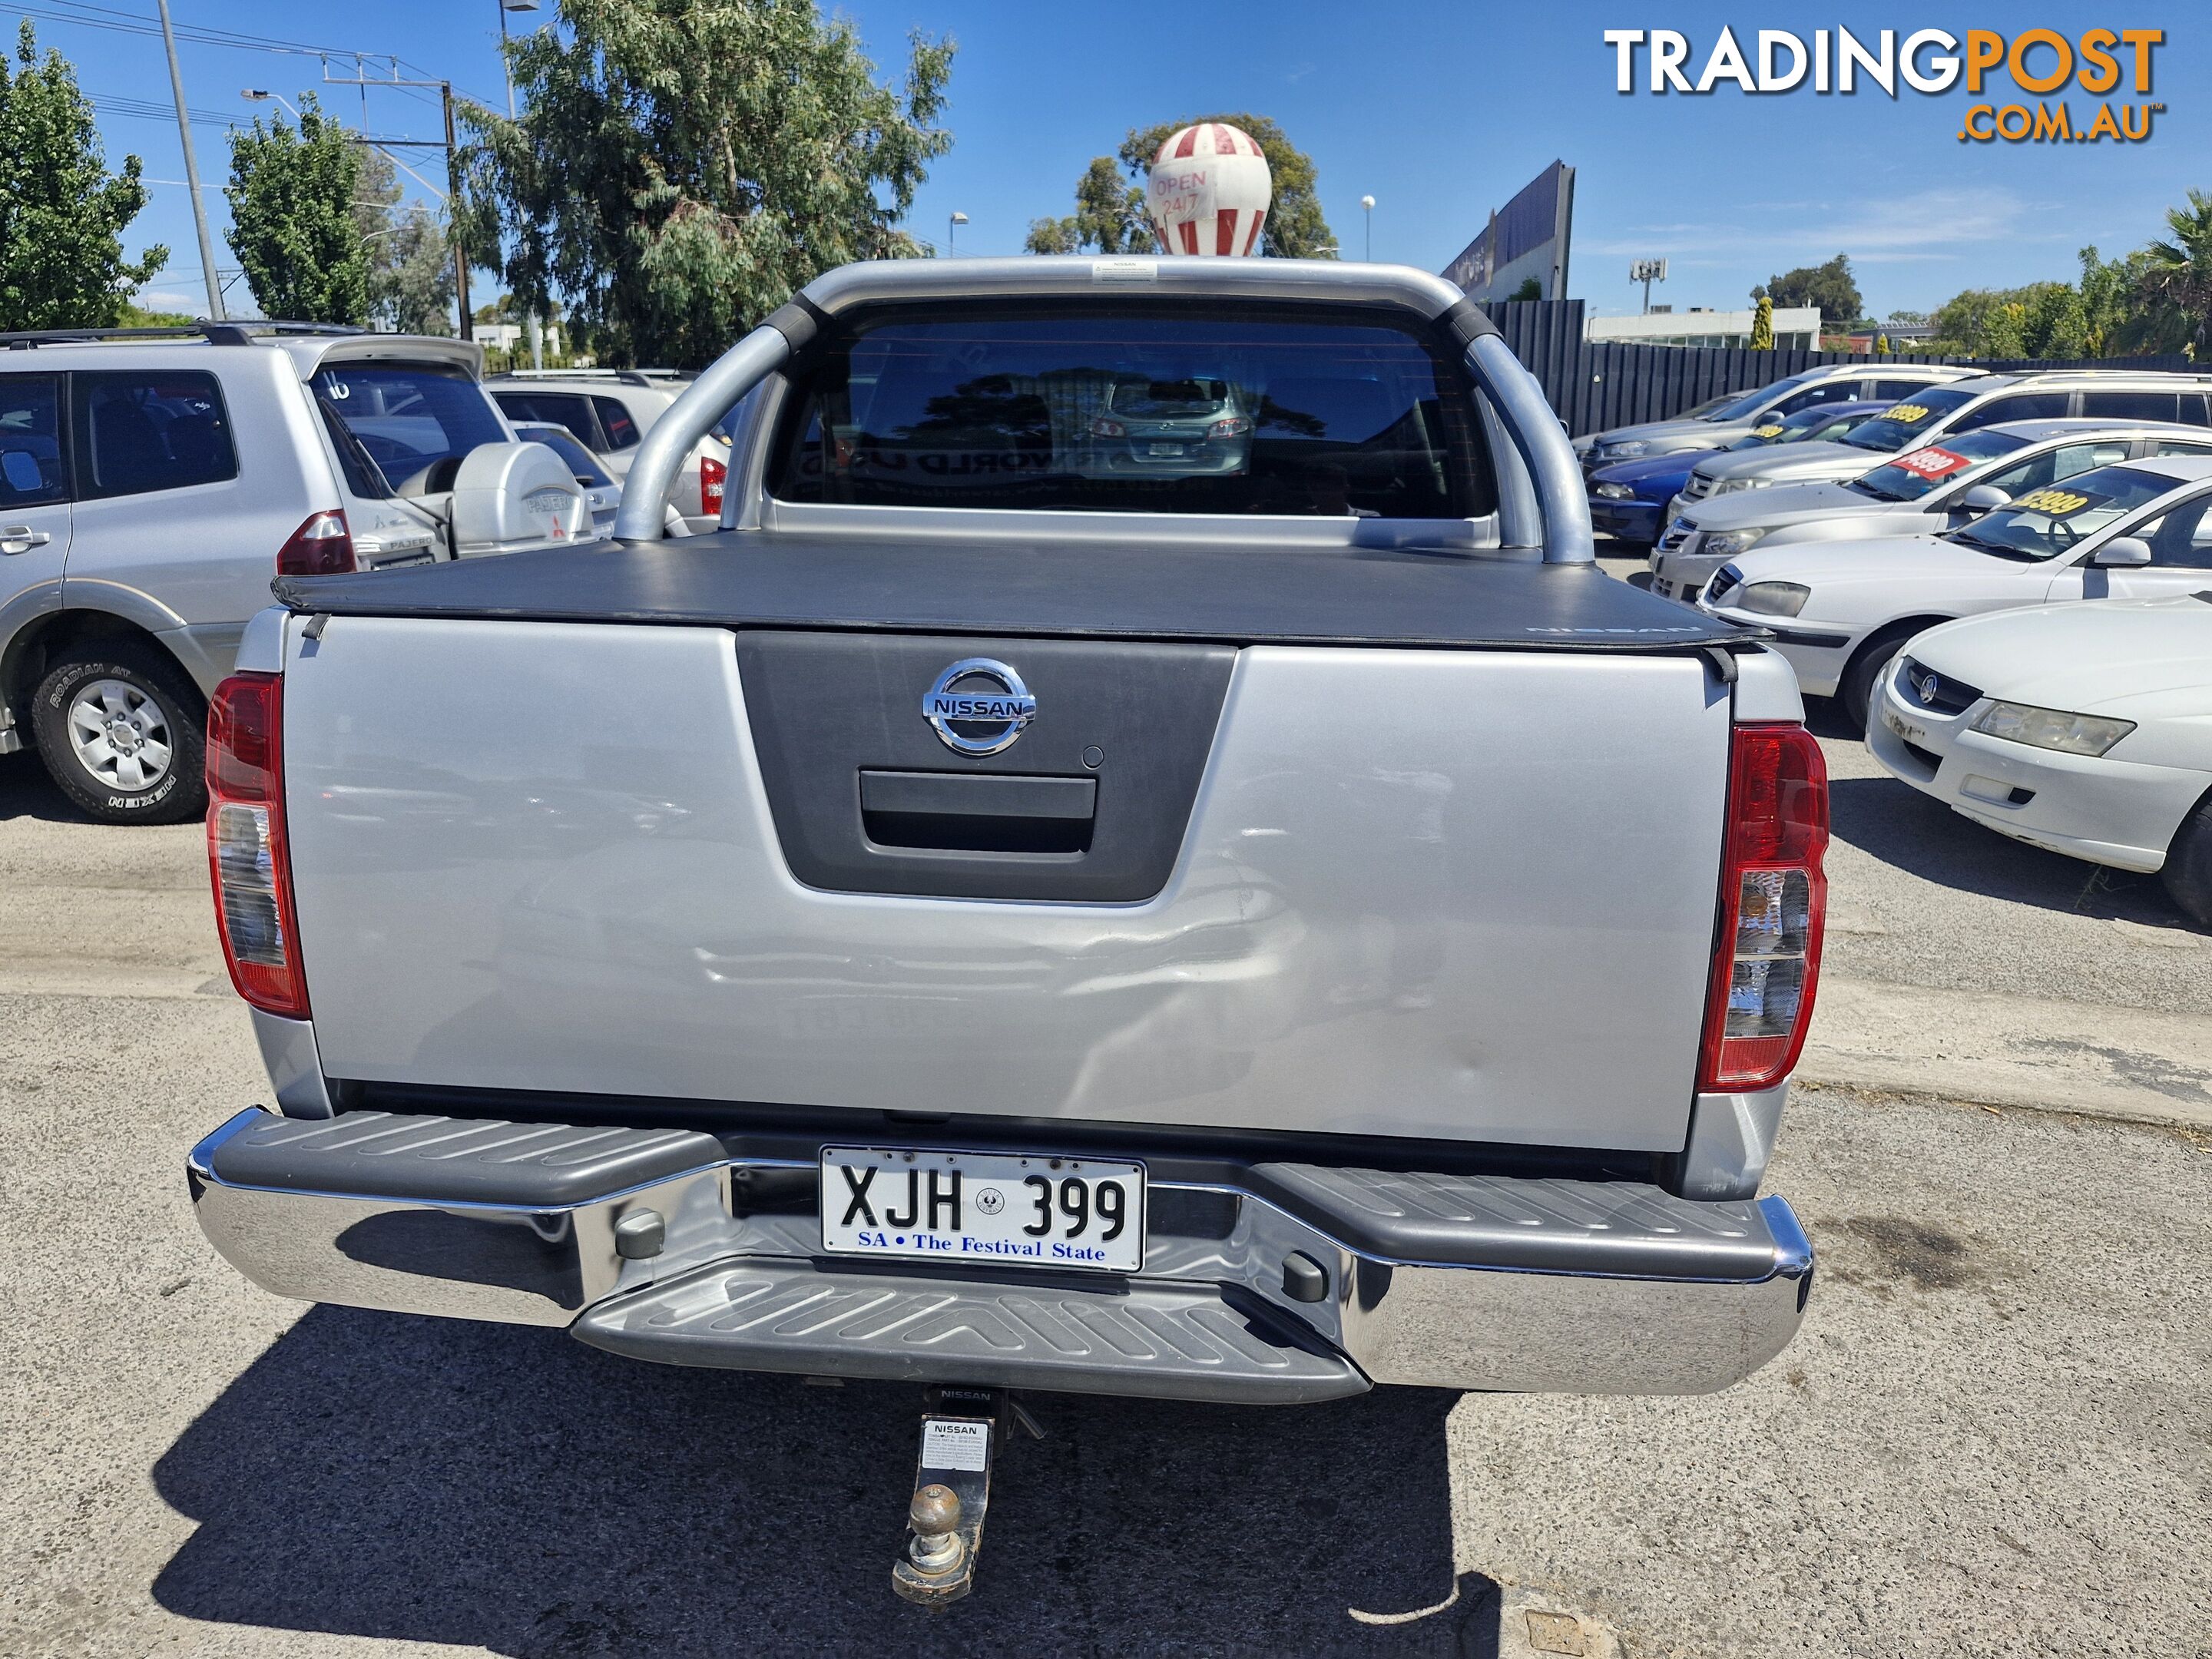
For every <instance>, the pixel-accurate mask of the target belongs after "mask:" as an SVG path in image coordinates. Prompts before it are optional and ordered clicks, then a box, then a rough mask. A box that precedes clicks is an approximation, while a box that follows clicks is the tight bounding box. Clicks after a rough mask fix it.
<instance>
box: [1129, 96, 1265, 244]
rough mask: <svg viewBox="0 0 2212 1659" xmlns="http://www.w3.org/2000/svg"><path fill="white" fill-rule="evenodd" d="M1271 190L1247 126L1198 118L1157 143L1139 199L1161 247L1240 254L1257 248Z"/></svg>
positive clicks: (1258, 152) (1263, 163) (1257, 148)
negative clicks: (1144, 189) (1150, 170)
mask: <svg viewBox="0 0 2212 1659" xmlns="http://www.w3.org/2000/svg"><path fill="white" fill-rule="evenodd" d="M1274 193H1275V181H1274V179H1273V176H1272V175H1271V174H1270V173H1268V171H1267V157H1266V156H1265V155H1261V152H1260V146H1259V145H1257V144H1256V143H1253V142H1252V135H1251V134H1250V133H1249V132H1246V131H1243V129H1242V128H1239V127H1232V126H1231V125H1228V124H1227V123H1225V122H1221V121H1200V123H1199V124H1198V125H1195V126H1188V127H1185V128H1183V129H1182V131H1180V132H1177V133H1175V134H1173V135H1172V136H1171V137H1170V138H1169V139H1168V141H1167V143H1164V144H1162V145H1161V146H1160V151H1159V154H1158V155H1155V156H1154V157H1153V158H1152V177H1151V179H1149V180H1148V181H1147V183H1146V191H1145V203H1146V210H1147V211H1148V212H1149V213H1150V214H1151V216H1152V232H1153V234H1155V235H1157V236H1158V238H1159V239H1160V246H1161V248H1162V249H1163V250H1164V251H1165V252H1169V253H1201V254H1245V253H1253V252H1257V251H1258V249H1259V246H1260V228H1261V226H1262V225H1264V224H1266V223H1267V204H1268V203H1269V202H1270V201H1271V200H1272V199H1273V197H1274Z"/></svg>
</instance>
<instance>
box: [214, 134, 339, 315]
mask: <svg viewBox="0 0 2212 1659" xmlns="http://www.w3.org/2000/svg"><path fill="white" fill-rule="evenodd" d="M360 173H361V162H360V158H359V156H358V155H356V151H355V148H354V145H353V143H352V142H351V141H350V140H349V138H348V137H346V132H345V129H344V128H343V127H342V126H340V125H338V124H337V122H335V121H332V120H331V119H329V118H326V117H325V115H324V114H323V112H322V109H321V107H320V106H319V105H318V104H317V103H316V101H315V97H314V94H313V93H304V94H301V100H300V125H298V126H296V127H295V126H293V125H290V124H289V123H288V122H287V121H286V120H285V119H284V118H283V117H282V116H277V117H276V118H273V119H272V120H271V121H270V124H269V125H268V126H267V127H266V128H265V129H264V127H263V125H262V124H261V121H260V119H259V118H258V117H257V118H255V120H254V123H253V125H252V126H251V127H249V128H247V129H246V130H245V131H239V130H238V129H236V128H233V129H232V131H231V135H230V183H229V184H228V185H227V186H226V187H225V188H224V191H223V195H224V196H225V197H228V200H229V202H230V231H229V235H228V240H229V242H230V250H231V252H234V253H235V254H236V255H237V256H238V263H239V264H240V265H241V266H242V267H244V269H245V271H246V286H247V287H248V288H250V289H252V290H253V298H254V301H255V303H256V304H258V305H259V306H260V307H261V314H262V315H263V316H264V317H281V318H284V319H289V320H290V321H293V322H301V323H349V324H352V325H356V326H358V325H361V324H362V323H366V322H367V321H368V305H369V258H368V249H367V246H365V244H364V242H363V240H362V230H361V216H360V214H359V213H357V212H356V209H355V206H354V201H355V195H354V190H355V185H356V182H357V181H358V179H359V177H360Z"/></svg>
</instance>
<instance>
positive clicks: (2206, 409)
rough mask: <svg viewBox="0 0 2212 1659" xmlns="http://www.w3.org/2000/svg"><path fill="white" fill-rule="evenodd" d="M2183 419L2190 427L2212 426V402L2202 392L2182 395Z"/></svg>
mask: <svg viewBox="0 0 2212 1659" xmlns="http://www.w3.org/2000/svg"><path fill="white" fill-rule="evenodd" d="M2181 418H2182V421H2183V422H2184V423H2185V425H2189V426H2212V401H2208V399H2207V397H2206V394H2205V393H2203V392H2183V393H2182V394H2181Z"/></svg>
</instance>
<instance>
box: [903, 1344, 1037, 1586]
mask: <svg viewBox="0 0 2212 1659" xmlns="http://www.w3.org/2000/svg"><path fill="white" fill-rule="evenodd" d="M1014 1425H1019V1426H1020V1427H1021V1428H1022V1429H1023V1430H1024V1431H1026V1432H1027V1433H1028V1434H1029V1435H1030V1437H1031V1438H1032V1439H1036V1440H1042V1439H1043V1438H1044V1431H1043V1430H1042V1429H1041V1428H1039V1427H1038V1426H1037V1423H1036V1419H1035V1418H1033V1417H1031V1416H1030V1414H1029V1413H1027V1412H1026V1411H1024V1410H1023V1409H1022V1407H1021V1405H1020V1403H1019V1402H1018V1401H1016V1400H1015V1398H1014V1396H1013V1392H1012V1390H1011V1389H962V1388H933V1389H929V1390H928V1391H927V1393H925V1394H924V1395H923V1396H922V1411H921V1457H920V1459H919V1460H918V1461H917V1462H916V1463H915V1474H914V1496H913V1498H911V1499H910V1500H909V1501H908V1504H907V1514H906V1522H907V1543H906V1550H905V1553H903V1554H902V1555H901V1556H900V1557H899V1558H898V1559H897V1560H896V1561H894V1562H893V1563H892V1564H891V1588H892V1589H894V1590H896V1591H897V1592H898V1594H899V1595H902V1596H904V1597H905V1598H906V1599H907V1600H908V1601H918V1602H920V1603H921V1605H922V1606H924V1607H944V1606H945V1605H946V1604H947V1603H948V1602H952V1601H958V1600H959V1599H960V1598H961V1597H962V1596H963V1595H967V1594H968V1592H969V1590H971V1589H975V1558H976V1555H977V1554H978V1553H980V1552H981V1549H982V1547H983V1516H984V1513H985V1511H986V1510H988V1509H989V1508H990V1504H991V1468H992V1465H993V1463H994V1462H996V1460H997V1458H998V1455H999V1443H1000V1440H1001V1439H1002V1438H1004V1437H1005V1436H1006V1434H1007V1432H1008V1431H1010V1430H1011V1429H1012V1427H1013V1426H1014Z"/></svg>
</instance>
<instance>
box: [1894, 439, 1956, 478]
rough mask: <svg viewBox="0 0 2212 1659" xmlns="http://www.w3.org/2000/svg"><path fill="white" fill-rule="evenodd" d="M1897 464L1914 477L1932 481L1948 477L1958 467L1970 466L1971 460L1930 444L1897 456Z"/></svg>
mask: <svg viewBox="0 0 2212 1659" xmlns="http://www.w3.org/2000/svg"><path fill="white" fill-rule="evenodd" d="M1897 464H1898V465H1899V466H1901V467H1903V468H1904V469H1905V471H1907V472H1910V473H1911V474H1913V475H1914V476H1915V477H1922V478H1927V479H1929V480H1931V481H1932V480H1934V479H1936V478H1948V477H1950V476H1951V475H1952V474H1953V473H1954V472H1956V471H1958V470H1959V469H1960V467H1962V466H1972V465H1973V462H1972V460H1971V459H1968V458H1967V457H1966V456H1964V455H1961V454H1960V453H1957V452H1956V451H1954V450H1949V449H1943V448H1940V447H1937V446H1936V445H1935V444H1930V445H1929V446H1928V447H1927V448H1925V449H1916V450H1914V451H1913V452H1912V453H1911V454H1910V455H1900V456H1899V457H1898V459H1897Z"/></svg>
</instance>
